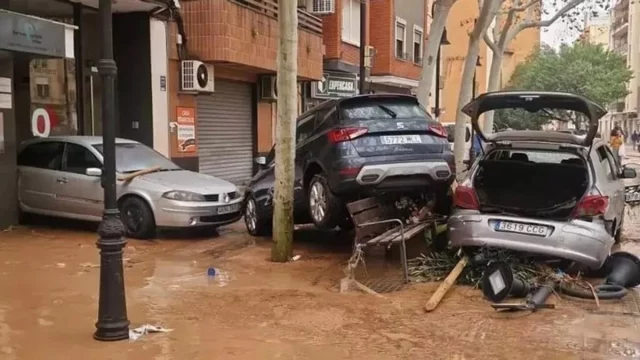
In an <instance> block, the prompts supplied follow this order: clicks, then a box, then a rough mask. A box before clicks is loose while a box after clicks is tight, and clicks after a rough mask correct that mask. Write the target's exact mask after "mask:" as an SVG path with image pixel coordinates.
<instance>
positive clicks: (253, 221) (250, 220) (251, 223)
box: [244, 199, 258, 231]
mask: <svg viewBox="0 0 640 360" xmlns="http://www.w3.org/2000/svg"><path fill="white" fill-rule="evenodd" d="M244 222H245V224H246V225H247V228H248V229H249V231H256V226H257V223H258V218H257V215H256V203H255V201H254V200H253V199H249V201H247V206H246V208H245V210H244Z"/></svg>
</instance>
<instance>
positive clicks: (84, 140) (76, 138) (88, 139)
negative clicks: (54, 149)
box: [22, 135, 139, 146]
mask: <svg viewBox="0 0 640 360" xmlns="http://www.w3.org/2000/svg"><path fill="white" fill-rule="evenodd" d="M47 141H62V142H70V143H75V144H82V145H85V146H93V145H101V144H102V136H83V135H62V136H49V137H46V138H33V139H29V140H25V141H24V142H22V146H26V145H30V144H35V143H39V142H47ZM116 144H139V142H137V141H134V140H129V139H122V138H116Z"/></svg>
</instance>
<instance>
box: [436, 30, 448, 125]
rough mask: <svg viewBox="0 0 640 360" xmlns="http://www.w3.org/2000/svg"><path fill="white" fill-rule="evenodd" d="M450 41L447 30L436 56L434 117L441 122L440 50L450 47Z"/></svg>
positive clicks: (443, 32)
mask: <svg viewBox="0 0 640 360" xmlns="http://www.w3.org/2000/svg"><path fill="white" fill-rule="evenodd" d="M449 44H451V43H450V42H449V39H447V28H444V29H443V30H442V37H441V38H440V46H438V54H437V55H436V98H435V107H434V109H433V115H434V116H435V117H436V120H438V121H440V50H441V48H442V45H449Z"/></svg>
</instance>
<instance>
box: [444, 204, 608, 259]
mask: <svg viewBox="0 0 640 360" xmlns="http://www.w3.org/2000/svg"><path fill="white" fill-rule="evenodd" d="M496 220H502V221H513V222H520V223H528V224H534V225H544V226H548V227H551V228H552V231H551V233H550V234H549V235H547V236H545V237H541V236H534V235H525V234H518V233H511V232H499V231H496V230H494V228H493V226H492V223H493V222H494V221H496ZM448 225H449V239H450V243H451V245H452V246H454V247H493V248H501V249H508V250H513V251H520V252H525V253H532V254H538V255H546V256H551V257H558V258H563V259H567V260H572V261H575V262H577V263H580V264H582V265H585V266H587V267H589V268H591V269H598V268H600V267H601V266H602V264H603V263H604V261H605V259H606V258H607V256H608V255H609V253H610V252H611V247H612V246H613V244H614V239H613V237H612V236H611V235H609V234H608V233H607V232H606V230H605V227H604V225H603V224H598V223H592V222H587V221H581V220H572V221H569V222H556V221H546V220H542V221H540V220H536V219H526V218H519V217H510V216H501V215H497V214H480V213H478V212H477V211H470V210H457V211H456V212H455V213H454V214H453V215H452V216H451V217H450V218H449V222H448Z"/></svg>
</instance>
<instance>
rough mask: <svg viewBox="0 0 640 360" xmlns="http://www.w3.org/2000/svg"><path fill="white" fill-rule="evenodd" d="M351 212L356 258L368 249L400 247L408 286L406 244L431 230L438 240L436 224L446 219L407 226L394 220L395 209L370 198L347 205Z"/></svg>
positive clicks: (428, 220) (436, 218)
mask: <svg viewBox="0 0 640 360" xmlns="http://www.w3.org/2000/svg"><path fill="white" fill-rule="evenodd" d="M347 210H348V211H349V215H351V219H352V221H353V224H354V226H355V238H354V246H353V247H354V249H353V251H354V257H356V256H355V255H356V254H357V253H358V252H360V251H362V250H363V249H365V248H367V247H373V246H385V247H386V248H387V250H389V249H390V248H391V246H392V245H396V244H397V245H400V260H401V262H402V270H403V272H404V278H405V281H406V282H409V269H408V265H407V247H406V243H405V241H406V240H407V239H410V238H412V237H414V236H416V235H418V234H421V233H423V231H424V230H425V229H427V228H429V227H430V230H431V231H432V232H433V233H432V235H433V237H435V231H436V226H435V225H436V224H437V222H439V221H441V220H442V219H443V218H442V217H429V218H427V219H424V220H422V221H420V222H417V223H414V224H405V223H404V222H403V221H402V220H401V219H399V218H394V217H393V216H395V215H394V209H393V208H391V207H390V205H383V204H381V203H380V201H379V200H378V199H376V198H373V197H370V198H366V199H362V200H358V201H354V202H352V203H349V204H347Z"/></svg>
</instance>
